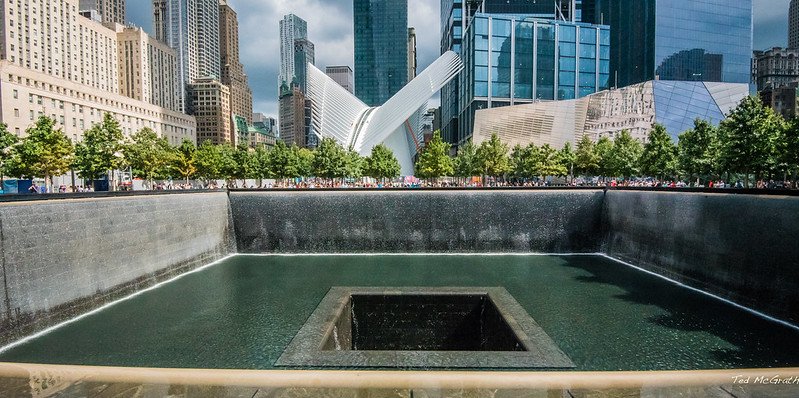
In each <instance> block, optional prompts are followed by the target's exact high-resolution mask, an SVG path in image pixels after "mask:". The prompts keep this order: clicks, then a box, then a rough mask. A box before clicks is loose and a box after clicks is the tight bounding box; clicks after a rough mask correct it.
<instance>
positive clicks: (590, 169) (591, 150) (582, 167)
mask: <svg viewBox="0 0 799 398" xmlns="http://www.w3.org/2000/svg"><path fill="white" fill-rule="evenodd" d="M575 155H576V156H575V162H574V171H575V172H576V173H578V174H582V175H595V174H596V173H598V172H599V162H600V160H601V159H600V157H599V154H598V153H597V151H596V146H595V145H594V141H591V138H589V137H588V135H583V138H581V139H580V142H578V143H577V152H576V154H575Z"/></svg>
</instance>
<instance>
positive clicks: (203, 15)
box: [153, 0, 221, 111]
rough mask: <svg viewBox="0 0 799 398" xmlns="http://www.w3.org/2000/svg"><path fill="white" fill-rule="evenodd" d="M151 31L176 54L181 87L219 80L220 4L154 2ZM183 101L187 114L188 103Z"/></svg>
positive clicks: (182, 0)
mask: <svg viewBox="0 0 799 398" xmlns="http://www.w3.org/2000/svg"><path fill="white" fill-rule="evenodd" d="M153 28H154V30H155V38H156V39H157V40H160V41H162V42H164V43H166V44H167V45H168V46H169V47H171V48H173V49H175V51H176V52H177V55H178V63H179V69H178V74H179V76H180V80H181V81H182V82H183V84H184V87H188V85H189V84H191V83H192V82H193V81H194V80H196V79H198V78H200V77H209V76H214V77H217V78H219V77H220V76H221V67H220V65H221V56H220V52H219V0H153ZM184 93H186V91H185V89H184ZM185 96H186V94H184V96H183V97H185ZM183 97H182V98H181V100H182V101H181V109H182V110H183V111H186V110H188V109H189V108H190V106H187V105H188V102H190V100H188V102H187V100H185V99H184V98H183Z"/></svg>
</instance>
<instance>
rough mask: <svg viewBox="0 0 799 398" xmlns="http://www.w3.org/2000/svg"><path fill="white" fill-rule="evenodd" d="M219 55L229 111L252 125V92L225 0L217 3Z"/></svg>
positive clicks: (235, 25)
mask: <svg viewBox="0 0 799 398" xmlns="http://www.w3.org/2000/svg"><path fill="white" fill-rule="evenodd" d="M219 54H220V56H221V57H222V84H224V85H226V86H228V87H230V109H231V111H232V112H233V114H234V115H238V116H241V117H243V118H244V120H246V121H247V123H248V124H252V90H251V89H250V85H249V83H248V81H247V74H246V73H244V65H242V64H241V62H240V58H239V21H238V17H237V15H236V12H235V11H233V9H232V8H230V6H229V5H228V4H227V1H226V0H220V2H219Z"/></svg>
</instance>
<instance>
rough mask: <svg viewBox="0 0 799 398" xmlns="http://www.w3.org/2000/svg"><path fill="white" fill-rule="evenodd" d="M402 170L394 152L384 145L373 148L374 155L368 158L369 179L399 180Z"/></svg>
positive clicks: (367, 172) (367, 173)
mask: <svg viewBox="0 0 799 398" xmlns="http://www.w3.org/2000/svg"><path fill="white" fill-rule="evenodd" d="M400 170H401V168H400V164H399V161H398V160H397V158H396V157H395V156H394V152H392V151H391V149H389V148H388V147H387V146H385V145H383V144H380V145H377V146H375V147H374V148H372V153H371V154H370V155H369V156H368V157H367V158H366V175H367V176H369V177H372V178H376V179H379V180H382V179H386V178H397V177H399V176H400Z"/></svg>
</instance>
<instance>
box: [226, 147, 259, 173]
mask: <svg viewBox="0 0 799 398" xmlns="http://www.w3.org/2000/svg"><path fill="white" fill-rule="evenodd" d="M233 162H234V164H235V168H234V170H233V174H232V175H230V176H229V177H233V178H234V179H236V180H244V179H247V178H257V177H258V161H257V159H256V158H255V150H252V149H250V147H249V146H247V145H246V144H240V145H238V146H237V147H236V149H235V150H234V151H233Z"/></svg>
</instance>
